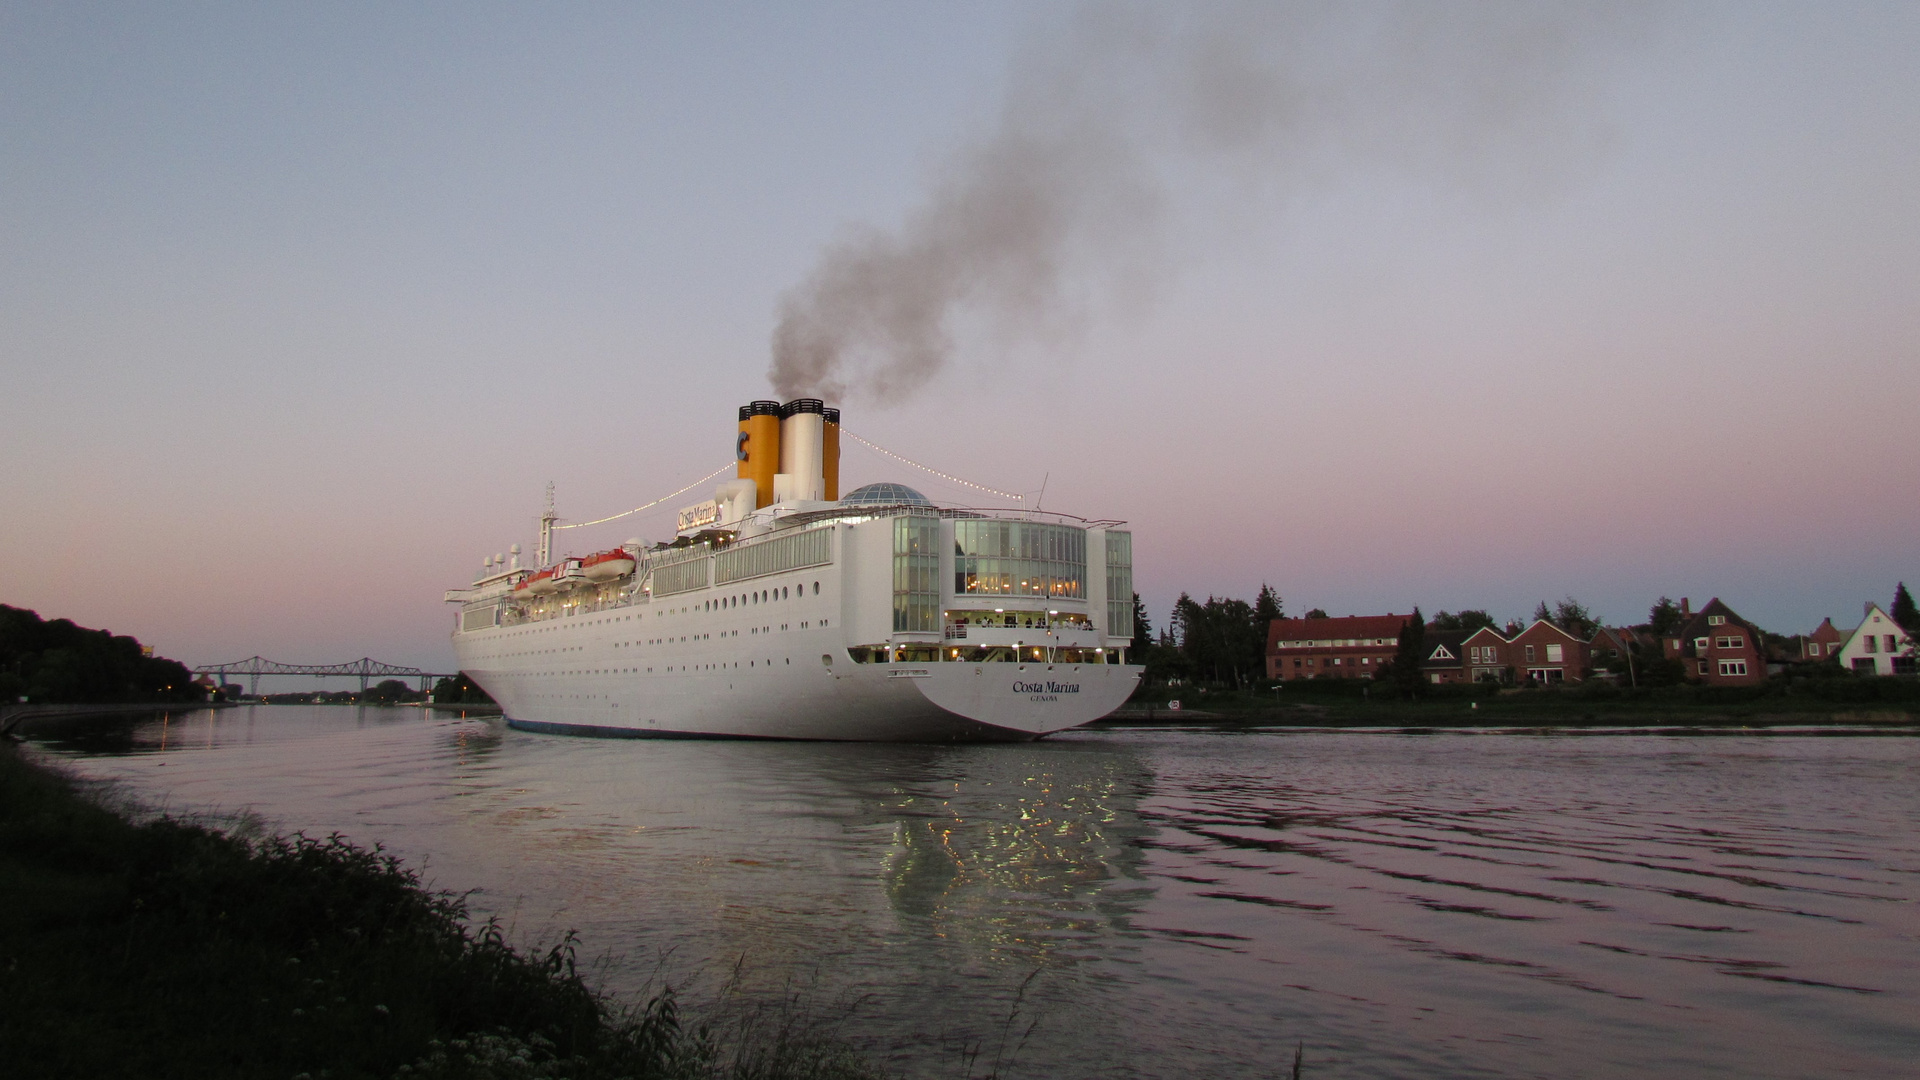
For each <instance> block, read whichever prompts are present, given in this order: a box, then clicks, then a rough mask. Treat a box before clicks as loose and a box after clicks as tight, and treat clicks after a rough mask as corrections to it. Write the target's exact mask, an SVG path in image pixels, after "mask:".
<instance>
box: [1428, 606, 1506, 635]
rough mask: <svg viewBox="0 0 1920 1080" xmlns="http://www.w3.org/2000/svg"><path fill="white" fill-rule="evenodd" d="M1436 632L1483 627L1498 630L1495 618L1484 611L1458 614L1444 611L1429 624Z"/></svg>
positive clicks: (1471, 629)
mask: <svg viewBox="0 0 1920 1080" xmlns="http://www.w3.org/2000/svg"><path fill="white" fill-rule="evenodd" d="M1429 625H1430V626H1432V627H1433V628H1434V629H1435V630H1467V631H1473V630H1478V629H1480V628H1481V627H1483V626H1484V627H1489V628H1497V627H1498V626H1499V624H1498V623H1496V622H1494V621H1493V616H1491V615H1489V614H1487V613H1486V612H1484V611H1478V610H1473V611H1462V612H1460V613H1458V614H1455V613H1453V612H1448V611H1442V612H1439V613H1437V614H1436V615H1434V617H1433V619H1432V621H1431V622H1430V623H1429Z"/></svg>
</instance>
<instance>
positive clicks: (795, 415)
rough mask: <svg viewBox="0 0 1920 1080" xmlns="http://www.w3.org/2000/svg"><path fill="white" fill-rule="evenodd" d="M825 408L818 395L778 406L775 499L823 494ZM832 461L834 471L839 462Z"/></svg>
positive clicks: (815, 499)
mask: <svg viewBox="0 0 1920 1080" xmlns="http://www.w3.org/2000/svg"><path fill="white" fill-rule="evenodd" d="M826 412H827V406H826V403H825V402H823V401H821V400H820V399H819V398H795V399H794V400H792V401H789V402H787V403H786V405H784V406H782V407H781V410H780V415H781V420H780V472H779V473H778V474H777V475H775V476H774V478H773V501H774V502H789V501H795V500H810V501H819V500H821V499H824V498H825V497H826V494H827V470H826ZM837 426H838V425H836V427H837ZM837 448H838V447H837V445H836V449H837ZM835 465H836V471H837V466H838V462H836V463H835Z"/></svg>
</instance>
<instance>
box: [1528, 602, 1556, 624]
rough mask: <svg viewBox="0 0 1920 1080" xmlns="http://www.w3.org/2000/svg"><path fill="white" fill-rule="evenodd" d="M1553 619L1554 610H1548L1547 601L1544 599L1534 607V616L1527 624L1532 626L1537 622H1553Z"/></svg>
mask: <svg viewBox="0 0 1920 1080" xmlns="http://www.w3.org/2000/svg"><path fill="white" fill-rule="evenodd" d="M1552 621H1553V612H1551V611H1549V610H1547V602H1546V601H1545V600H1542V601H1540V603H1539V605H1538V606H1537V607H1535V608H1534V609H1533V618H1532V619H1531V620H1529V621H1528V623H1527V625H1529V626H1531V625H1533V624H1534V623H1537V622H1552Z"/></svg>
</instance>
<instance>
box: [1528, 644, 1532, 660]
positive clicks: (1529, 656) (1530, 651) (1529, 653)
mask: <svg viewBox="0 0 1920 1080" xmlns="http://www.w3.org/2000/svg"><path fill="white" fill-rule="evenodd" d="M1527 663H1529V664H1531V663H1533V646H1531V645H1529V646H1527Z"/></svg>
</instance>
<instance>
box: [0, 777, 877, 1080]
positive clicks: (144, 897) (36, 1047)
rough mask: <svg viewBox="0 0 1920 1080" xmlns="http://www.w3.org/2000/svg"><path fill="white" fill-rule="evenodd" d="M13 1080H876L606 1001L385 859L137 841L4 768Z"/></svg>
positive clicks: (765, 1015)
mask: <svg viewBox="0 0 1920 1080" xmlns="http://www.w3.org/2000/svg"><path fill="white" fill-rule="evenodd" d="M0 915H4V917H3V918H0V1002H4V1005H0V1061H4V1062H5V1063H6V1068H5V1073H6V1075H7V1076H9V1077H14V1078H21V1080H25V1078H30V1077H89V1078H91V1077H194V1078H196V1080H198V1078H211V1077H249V1078H251V1077H275V1076H277V1077H298V1076H303V1075H304V1076H306V1077H308V1078H311V1080H317V1078H320V1077H327V1078H358V1077H382V1078H384V1077H409V1078H412V1077H429V1078H436V1080H438V1078H448V1080H452V1078H460V1080H469V1078H470V1080H495V1078H498V1080H507V1078H515V1080H517V1078H522V1077H527V1078H532V1077H569V1078H573V1080H597V1078H613V1077H626V1078H630V1080H655V1078H659V1080H681V1078H687V1080H693V1078H699V1080H710V1078H711V1080H718V1078H722V1077H727V1078H735V1080H788V1078H794V1080H799V1078H819V1080H840V1078H846V1080H865V1078H868V1077H876V1076H879V1075H881V1074H880V1073H879V1072H878V1070H876V1069H875V1068H873V1067H872V1066H871V1065H869V1064H868V1063H866V1062H865V1061H863V1060H862V1059H861V1058H859V1057H858V1056H857V1055H855V1054H854V1053H853V1052H852V1051H851V1050H850V1049H848V1047H847V1045H846V1044H845V1043H844V1042H843V1041H842V1040H840V1039H839V1038H838V1037H837V1031H835V1030H834V1029H832V1027H831V1025H818V1024H815V1023H813V1022H812V1021H813V1019H814V1018H812V1017H809V1016H807V1015H806V1014H805V1013H804V1011H795V1010H792V1009H784V1010H779V1009H777V1010H774V1011H772V1012H761V1013H753V1012H748V1013H744V1014H741V1015H739V1016H735V1017H731V1018H721V1022H718V1023H715V1022H700V1021H695V1020H692V1019H689V1018H688V1017H687V1016H685V1015H684V1014H683V1011H682V1007H681V1004H680V1002H679V1000H678V999H677V998H676V996H675V995H674V993H673V992H672V990H670V989H664V988H663V989H661V990H660V991H659V992H658V993H657V994H655V995H653V996H652V997H651V999H650V1000H648V1001H647V1002H646V1003H645V1004H644V1005H636V1006H633V1007H622V1006H619V1005H618V1004H616V1003H613V1002H610V1001H608V1000H606V999H603V998H601V997H600V996H598V995H596V994H595V993H594V992H592V990H591V989H590V988H589V987H588V986H587V984H586V982H585V981H584V980H583V978H582V976H581V973H580V971H579V970H578V968H577V966H576V956H575V954H576V942H575V940H574V939H573V937H572V936H571V935H569V936H568V937H567V938H566V939H564V940H562V941H561V942H560V943H558V944H557V945H554V946H553V947H552V948H550V949H547V950H545V951H536V952H534V953H531V954H529V953H524V952H522V951H519V950H516V949H515V948H514V947H512V946H511V945H510V944H509V943H508V942H507V941H506V939H505V936H504V934H503V933H502V932H501V928H500V926H499V925H498V923H496V922H494V921H491V920H489V921H487V922H485V923H481V924H478V925H475V924H473V923H472V922H471V921H470V920H469V918H468V912H467V908H466V905H465V903H464V902H463V900H462V899H461V898H460V897H457V896H453V895H450V894H447V893H440V892H433V891H431V890H428V889H426V888H423V887H422V886H421V884H420V881H419V879H418V877H417V876H416V875H415V874H414V873H413V872H412V871H411V870H409V869H407V868H406V867H405V866H403V865H401V863H400V862H399V861H398V860H397V859H395V858H394V857H392V856H390V855H388V854H386V853H385V852H383V851H382V850H380V849H379V848H378V847H376V848H373V849H371V850H369V849H366V848H361V847H357V846H355V845H353V844H350V843H348V842H347V841H345V840H344V839H342V838H340V837H338V836H329V837H324V838H315V837H308V836H302V835H295V836H291V837H265V838H247V837H243V836H238V835H233V834H230V833H226V832H222V831H219V830H216V829H212V828H208V827H205V826H202V825H197V824H192V823H188V822H182V821H178V820H173V819H169V818H161V819H158V820H153V821H148V822H144V823H135V822H133V821H130V820H128V818H127V817H125V816H123V815H120V814H118V813H115V812H113V811H112V810H109V809H108V808H106V807H104V806H102V805H100V804H99V803H98V802H96V801H94V800H92V799H89V798H87V797H85V796H83V794H82V793H81V792H80V791H79V790H78V789H77V785H76V784H75V783H74V781H72V780H71V779H70V778H68V777H65V776H63V775H61V774H59V773H57V772H54V771H52V770H49V769H47V768H44V767H41V766H38V765H35V764H33V763H31V762H29V761H27V760H25V759H24V758H22V757H21V755H20V754H19V752H18V751H17V749H15V748H14V747H11V746H0Z"/></svg>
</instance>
